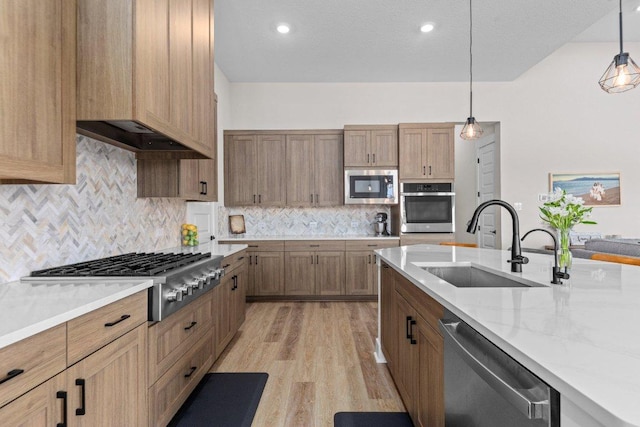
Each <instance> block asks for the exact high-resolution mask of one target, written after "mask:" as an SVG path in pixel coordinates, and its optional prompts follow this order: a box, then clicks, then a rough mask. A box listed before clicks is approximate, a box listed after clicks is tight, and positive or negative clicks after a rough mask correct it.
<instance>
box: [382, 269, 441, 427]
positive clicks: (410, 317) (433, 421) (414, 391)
mask: <svg viewBox="0 0 640 427" xmlns="http://www.w3.org/2000/svg"><path fill="white" fill-rule="evenodd" d="M381 279H382V292H381V303H380V304H381V306H380V308H381V321H382V324H381V331H382V332H381V333H382V341H383V342H382V348H383V352H384V355H385V357H386V358H387V364H388V367H389V370H390V372H391V375H392V377H393V379H394V381H395V383H396V386H397V388H398V391H399V392H400V396H401V397H402V400H403V402H404V404H405V406H406V408H407V411H408V412H409V414H410V415H411V419H412V420H413V423H414V424H415V425H416V426H423V427H426V426H429V427H439V426H440V427H443V426H444V338H443V337H442V335H441V334H440V332H439V330H438V326H437V320H438V319H440V318H441V317H442V312H443V308H442V306H441V305H440V304H438V303H437V302H436V301H435V300H433V299H432V298H431V297H429V296H428V295H427V294H425V293H424V292H422V291H420V290H419V289H417V288H416V287H415V286H414V285H413V284H412V283H411V282H409V281H408V280H407V279H405V278H404V277H403V276H401V275H400V274H399V273H397V272H395V271H394V270H393V269H391V268H390V267H389V266H386V265H385V264H383V268H382V272H381Z"/></svg>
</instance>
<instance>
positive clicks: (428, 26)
mask: <svg viewBox="0 0 640 427" xmlns="http://www.w3.org/2000/svg"><path fill="white" fill-rule="evenodd" d="M433 29H434V25H433V24H424V25H423V26H422V27H420V31H422V32H423V33H429V32H431V31H433Z"/></svg>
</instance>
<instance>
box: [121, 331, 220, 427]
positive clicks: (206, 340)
mask: <svg viewBox="0 0 640 427" xmlns="http://www.w3.org/2000/svg"><path fill="white" fill-rule="evenodd" d="M213 335H214V333H213V330H210V331H209V332H208V333H206V334H205V335H204V336H203V337H202V338H200V340H198V342H196V343H195V345H194V346H193V347H191V348H189V349H188V350H186V353H185V354H184V355H183V357H181V358H180V359H179V360H178V361H177V362H176V363H175V364H174V365H173V366H171V368H169V370H168V371H167V372H166V373H165V374H164V375H162V377H160V379H159V380H158V381H156V383H155V384H154V385H153V386H151V388H149V414H150V417H149V426H150V427H153V426H165V425H167V423H168V422H169V421H171V418H173V416H174V415H175V413H176V412H177V411H178V409H180V406H182V404H183V403H184V401H185V400H187V397H189V394H190V393H191V392H192V391H193V389H194V388H195V387H196V385H198V383H199V382H200V380H201V379H202V378H203V377H204V375H205V374H206V373H207V372H208V371H209V368H210V367H211V365H212V364H213V361H214V355H213ZM115 425H122V426H124V425H131V426H133V425H143V424H115Z"/></svg>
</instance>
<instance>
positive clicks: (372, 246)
mask: <svg viewBox="0 0 640 427" xmlns="http://www.w3.org/2000/svg"><path fill="white" fill-rule="evenodd" d="M367 246H369V247H371V248H375V247H377V246H378V245H376V244H373V245H367Z"/></svg>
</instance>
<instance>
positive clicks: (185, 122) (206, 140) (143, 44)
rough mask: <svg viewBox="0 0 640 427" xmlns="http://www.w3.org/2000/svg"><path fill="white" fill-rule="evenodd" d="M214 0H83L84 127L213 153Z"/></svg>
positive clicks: (186, 154)
mask: <svg viewBox="0 0 640 427" xmlns="http://www.w3.org/2000/svg"><path fill="white" fill-rule="evenodd" d="M213 22H214V20H213V0H182V1H176V0H109V1H104V0H78V31H77V36H78V48H77V54H78V65H77V74H78V75H77V109H78V117H77V119H78V124H77V126H78V131H79V132H81V133H83V134H86V135H89V136H92V137H95V138H98V139H101V140H103V141H106V142H110V143H114V144H116V145H119V146H121V147H123V148H127V149H130V150H133V151H154V152H155V151H171V152H174V153H176V154H175V156H178V155H179V156H180V157H181V158H213V157H214V156H215V146H214V135H215V129H213V118H212V117H213V109H214V106H213V103H214V94H213V90H214V77H213V72H214V71H213V70H214V65H213V59H214V56H213V46H214V36H213V34H214V31H213V26H214V24H213Z"/></svg>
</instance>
